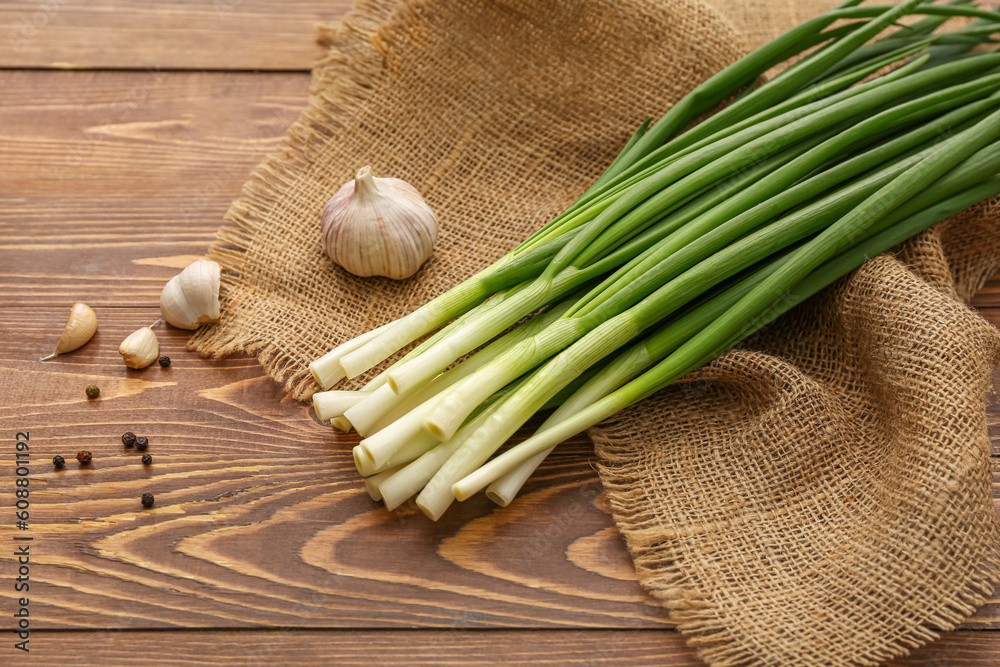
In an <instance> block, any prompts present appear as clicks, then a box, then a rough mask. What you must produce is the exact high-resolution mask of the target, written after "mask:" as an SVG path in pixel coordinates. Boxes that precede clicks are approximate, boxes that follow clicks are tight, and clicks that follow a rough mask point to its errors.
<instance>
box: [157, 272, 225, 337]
mask: <svg viewBox="0 0 1000 667" xmlns="http://www.w3.org/2000/svg"><path fill="white" fill-rule="evenodd" d="M221 272H222V269H221V268H220V267H219V265H218V264H216V263H215V262H213V261H212V260H210V259H199V260H198V261H197V262H195V263H193V264H191V265H189V266H188V267H187V268H186V269H184V270H183V271H181V272H180V273H179V274H177V275H176V276H174V277H173V278H171V279H170V280H169V281H168V282H167V284H166V285H164V286H163V291H162V292H160V312H161V313H163V319H165V320H166V321H167V322H169V323H170V324H172V325H173V326H175V327H177V328H178V329H197V328H198V327H200V326H201V325H202V324H208V323H210V322H218V321H219V278H220V274H221Z"/></svg>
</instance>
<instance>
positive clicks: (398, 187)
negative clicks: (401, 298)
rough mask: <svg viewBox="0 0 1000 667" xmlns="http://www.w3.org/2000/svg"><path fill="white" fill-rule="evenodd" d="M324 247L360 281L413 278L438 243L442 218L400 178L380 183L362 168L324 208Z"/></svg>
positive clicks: (369, 171)
mask: <svg viewBox="0 0 1000 667" xmlns="http://www.w3.org/2000/svg"><path fill="white" fill-rule="evenodd" d="M322 222H323V226H322V229H323V247H324V249H325V250H326V254H327V255H328V256H329V257H330V259H332V260H333V262H334V263H335V264H339V265H340V266H342V267H343V268H344V269H346V270H347V271H349V272H351V273H353V274H354V275H356V276H385V277H386V278H394V279H396V280H401V279H403V278H409V277H410V276H412V275H413V274H414V273H416V272H417V269H419V268H420V265H421V264H423V263H424V260H426V259H427V258H428V257H430V256H431V252H432V251H433V249H434V241H435V240H437V230H438V224H437V216H436V215H434V211H432V210H431V209H430V207H429V206H428V205H427V202H425V201H424V198H423V197H421V196H420V193H419V192H417V189H416V188H414V187H413V186H412V185H410V184H409V183H407V182H406V181H403V180H400V179H398V178H375V177H374V176H373V175H372V168H371V167H362V168H361V170H360V171H358V173H357V176H355V177H354V180H353V181H349V182H348V183H345V184H344V185H343V187H341V188H340V190H338V191H337V194H335V195H333V197H331V198H330V201H329V202H327V204H326V206H325V207H324V208H323V215H322Z"/></svg>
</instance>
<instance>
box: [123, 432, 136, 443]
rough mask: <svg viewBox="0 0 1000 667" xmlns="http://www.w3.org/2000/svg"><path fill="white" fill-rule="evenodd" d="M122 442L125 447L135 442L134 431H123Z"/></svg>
mask: <svg viewBox="0 0 1000 667" xmlns="http://www.w3.org/2000/svg"><path fill="white" fill-rule="evenodd" d="M122 444H123V445H125V446H126V447H131V446H132V445H134V444H135V433H133V432H132V431H125V432H124V433H122Z"/></svg>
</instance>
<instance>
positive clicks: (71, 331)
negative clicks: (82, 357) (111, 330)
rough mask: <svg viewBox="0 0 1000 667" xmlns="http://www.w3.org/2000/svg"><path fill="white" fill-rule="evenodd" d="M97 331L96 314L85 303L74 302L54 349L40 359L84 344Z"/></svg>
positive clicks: (70, 350)
mask: <svg viewBox="0 0 1000 667" xmlns="http://www.w3.org/2000/svg"><path fill="white" fill-rule="evenodd" d="M96 331H97V315H96V314H95V313H94V311H93V309H92V308H91V307H90V306H88V305H87V304H85V303H74V304H73V309H72V310H71V311H70V313H69V320H67V321H66V326H65V327H64V328H63V332H62V336H60V337H59V342H58V343H56V349H55V350H53V352H52V354H50V355H49V356H47V357H42V358H41V361H45V360H46V359H51V358H52V357H55V356H57V355H60V354H63V353H65V352H72V351H73V350H76V349H78V348H80V347H82V346H83V345H84V343H86V342H87V341H88V340H90V339H91V338H93V336H94V332H96Z"/></svg>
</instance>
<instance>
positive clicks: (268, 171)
mask: <svg viewBox="0 0 1000 667" xmlns="http://www.w3.org/2000/svg"><path fill="white" fill-rule="evenodd" d="M412 11H413V10H412V7H411V5H410V4H408V3H400V2H398V1H397V0H360V1H359V2H357V3H356V4H355V6H354V8H353V9H352V10H351V11H350V12H349V13H348V14H347V15H346V16H345V17H344V18H343V20H342V21H340V22H338V23H336V24H326V25H321V26H319V28H318V39H319V41H320V42H321V43H322V44H324V45H325V46H328V47H339V48H330V49H329V50H328V52H327V54H326V56H325V57H324V58H323V59H321V60H320V61H319V62H318V63H317V64H316V67H315V68H314V70H313V74H312V81H311V83H310V98H309V104H307V105H306V107H305V109H304V110H303V111H302V113H301V114H300V116H299V118H298V119H297V120H296V121H295V122H294V123H293V124H292V126H291V127H290V128H289V129H288V132H287V133H286V135H285V138H284V142H283V144H282V145H281V146H280V147H279V148H278V150H276V151H275V152H274V153H272V154H270V155H268V156H267V157H266V158H264V160H263V162H261V164H260V165H258V166H257V167H256V168H255V169H254V170H253V173H252V174H251V175H250V179H249V180H248V181H247V182H246V183H245V184H244V185H243V188H242V191H241V193H240V197H239V199H237V200H236V201H234V202H233V203H232V205H231V206H230V207H229V210H228V211H226V214H225V216H224V217H223V223H222V226H221V227H220V228H219V230H218V231H217V232H216V240H215V242H214V243H213V244H212V245H211V246H210V247H209V251H208V258H209V259H212V260H214V261H216V262H218V263H219V265H220V266H221V267H222V289H221V292H222V294H223V299H225V298H226V297H225V295H226V293H227V292H229V291H231V290H232V288H234V287H235V286H236V284H237V283H238V281H239V279H240V271H241V268H242V265H243V260H244V257H245V255H246V254H247V253H248V252H249V250H250V248H251V246H252V245H253V241H254V238H255V236H256V235H257V233H258V232H259V231H260V229H261V225H262V224H264V221H265V220H266V219H267V218H268V214H269V211H270V210H271V208H272V207H273V206H274V204H275V203H276V202H277V201H279V200H280V199H281V198H282V197H283V196H284V195H285V193H287V192H288V191H289V190H290V189H291V188H292V187H293V184H294V179H295V174H296V173H297V172H299V171H301V170H303V168H304V166H305V165H306V164H308V163H309V162H310V161H311V160H312V159H313V156H311V155H310V148H311V146H313V144H314V142H315V143H321V142H322V141H325V140H326V139H328V135H329V134H332V133H335V132H336V131H337V130H338V129H341V128H343V127H344V119H345V118H346V117H348V116H349V115H350V114H351V112H352V109H354V108H355V107H356V106H357V105H358V104H359V103H360V102H362V101H363V100H364V99H365V97H366V96H367V95H368V93H369V91H370V90H371V87H372V83H373V82H374V81H375V80H376V79H377V78H378V77H379V76H380V74H382V73H383V72H384V70H385V67H386V63H385V61H384V60H383V54H384V53H386V52H387V49H386V44H388V43H391V41H392V35H391V34H383V33H382V32H380V31H379V30H378V26H380V25H381V24H382V23H383V22H384V21H385V19H386V18H387V17H389V16H391V15H393V14H394V13H396V12H412ZM358 35H362V36H363V39H361V40H358V39H357V36H358ZM363 46H367V47H368V48H367V49H364V48H362V47H363ZM316 102H320V103H316ZM186 348H187V349H188V350H191V351H195V352H198V353H200V354H202V355H204V356H207V357H215V358H221V357H226V356H229V355H232V354H235V353H245V354H250V355H254V356H256V357H257V359H258V361H259V362H260V364H261V365H262V366H263V368H264V371H265V372H266V373H267V374H268V375H270V376H271V377H272V378H274V380H275V381H276V382H278V383H279V384H281V385H282V387H283V388H284V389H285V390H286V391H289V392H290V393H291V394H292V396H293V397H294V398H296V399H298V400H304V399H305V398H307V397H308V396H309V395H310V394H311V393H312V391H311V390H310V389H308V388H305V387H307V386H308V380H309V379H310V377H311V375H310V372H309V369H308V368H302V367H301V366H300V365H299V364H298V363H297V362H296V360H294V359H293V358H292V357H291V356H289V355H288V354H287V352H286V351H285V350H284V349H283V348H282V347H281V346H280V345H279V344H278V343H277V342H275V341H261V340H257V339H255V338H252V337H242V336H241V335H239V334H238V333H236V332H229V333H225V332H223V330H222V329H221V328H220V327H216V326H208V327H203V328H202V329H200V330H198V331H197V332H196V333H195V334H194V335H193V336H192V337H191V338H190V339H189V340H188V342H187V345H186Z"/></svg>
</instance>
